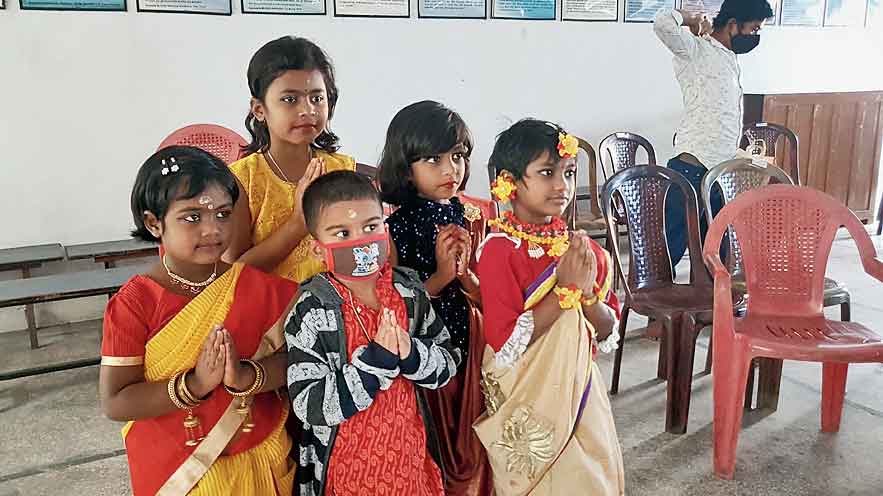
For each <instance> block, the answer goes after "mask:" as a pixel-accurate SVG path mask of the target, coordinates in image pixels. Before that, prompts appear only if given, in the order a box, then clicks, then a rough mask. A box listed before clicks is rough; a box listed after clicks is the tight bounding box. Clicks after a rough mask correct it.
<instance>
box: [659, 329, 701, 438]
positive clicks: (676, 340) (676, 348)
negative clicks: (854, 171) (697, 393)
mask: <svg viewBox="0 0 883 496" xmlns="http://www.w3.org/2000/svg"><path fill="white" fill-rule="evenodd" d="M696 334H697V333H696V319H695V317H693V316H692V315H683V316H681V317H679V318H676V319H673V321H672V326H671V329H670V335H669V339H668V344H667V346H666V351H667V353H666V354H667V357H668V404H667V406H666V415H665V430H666V432H669V433H671V434H683V433H685V432H687V419H688V418H689V415H690V392H691V389H692V387H693V359H694V358H695V354H696Z"/></svg>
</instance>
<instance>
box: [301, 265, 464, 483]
mask: <svg viewBox="0 0 883 496" xmlns="http://www.w3.org/2000/svg"><path fill="white" fill-rule="evenodd" d="M392 282H393V286H394V287H395V289H396V290H397V291H398V293H399V294H400V295H401V296H402V299H403V300H404V302H405V307H406V308H407V312H408V333H409V334H410V335H411V339H412V341H411V355H410V356H408V358H406V359H405V360H400V359H399V357H398V355H395V354H393V353H391V352H389V351H388V350H386V349H384V348H383V347H381V346H380V345H378V344H377V343H375V342H373V341H372V342H371V343H370V344H368V345H367V346H360V347H359V348H357V349H356V350H355V351H354V352H353V359H352V362H349V361H347V359H346V350H347V344H346V333H345V332H344V327H343V326H344V324H343V313H342V312H341V305H342V304H343V299H342V298H341V296H340V295H339V294H338V293H337V291H336V290H335V289H334V287H333V286H332V285H331V283H330V282H329V281H328V279H327V275H325V274H319V275H318V276H315V277H313V278H311V279H309V280H307V281H306V282H304V283H303V284H302V285H301V287H300V294H299V296H298V300H297V303H296V304H295V306H294V308H293V309H292V311H291V314H290V315H289V316H288V319H287V321H286V323H285V341H286V343H287V346H288V394H289V397H290V398H291V403H292V411H293V412H294V414H295V415H297V417H298V418H299V419H300V420H301V421H302V422H303V423H304V432H303V437H302V439H301V442H300V455H299V467H298V470H297V482H298V485H299V489H300V494H301V496H321V495H323V494H324V493H325V480H326V475H327V467H328V460H329V459H330V457H331V451H332V449H333V447H334V439H335V437H336V435H337V426H338V425H340V424H341V423H342V422H344V421H345V420H347V419H349V418H350V417H352V416H353V415H355V414H357V413H359V412H361V411H363V410H367V409H368V408H369V407H370V406H371V403H372V402H373V401H374V397H375V396H376V395H377V393H378V392H380V391H383V390H386V389H388V388H389V387H390V386H391V385H392V381H393V379H395V378H396V377H397V376H399V375H401V376H402V377H405V378H406V379H408V380H411V381H413V382H414V383H415V384H416V385H418V386H421V387H423V388H427V389H437V388H440V387H442V386H444V385H445V384H447V382H448V381H449V380H450V378H451V377H452V376H453V375H454V374H455V373H456V371H457V366H458V364H459V362H460V353H459V352H458V351H457V350H456V349H455V348H453V347H452V346H451V342H450V334H449V333H448V330H447V329H446V328H445V326H444V323H442V321H441V320H440V319H438V318H436V316H435V312H434V311H433V309H432V304H431V302H430V300H429V295H428V294H427V293H426V290H425V289H424V287H423V284H422V283H420V280H419V279H418V277H417V274H416V273H415V272H414V271H412V270H411V269H406V268H402V267H395V268H393V274H392ZM419 393H420V392H419V391H418V394H417V401H418V403H419V405H420V410H421V412H422V414H423V419H424V424H425V425H426V426H427V441H428V443H429V445H430V449H432V447H433V446H432V445H433V444H434V439H435V434H434V430H433V429H432V422H431V419H430V418H429V414H428V411H427V409H426V408H425V404H424V402H423V400H422V395H421V394H419ZM437 459H438V458H437V457H436V460H437Z"/></svg>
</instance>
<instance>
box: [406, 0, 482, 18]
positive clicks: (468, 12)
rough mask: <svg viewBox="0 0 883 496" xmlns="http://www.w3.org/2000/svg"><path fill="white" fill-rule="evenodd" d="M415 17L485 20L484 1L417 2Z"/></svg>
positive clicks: (430, 0) (443, 0) (429, 0)
mask: <svg viewBox="0 0 883 496" xmlns="http://www.w3.org/2000/svg"><path fill="white" fill-rule="evenodd" d="M417 17H421V18H428V19H433V18H434V19H485V18H487V2H486V1H485V0H418V2H417Z"/></svg>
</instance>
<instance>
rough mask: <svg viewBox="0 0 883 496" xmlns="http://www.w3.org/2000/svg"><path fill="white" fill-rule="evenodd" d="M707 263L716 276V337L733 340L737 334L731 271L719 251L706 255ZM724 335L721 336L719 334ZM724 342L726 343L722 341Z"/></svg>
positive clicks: (714, 329)
mask: <svg viewBox="0 0 883 496" xmlns="http://www.w3.org/2000/svg"><path fill="white" fill-rule="evenodd" d="M705 265H706V266H707V267H708V268H709V270H710V272H711V276H712V277H713V278H714V328H713V332H714V335H715V339H716V340H718V341H720V340H721V338H722V339H723V340H725V341H726V342H728V343H729V342H731V341H732V339H733V338H734V336H735V332H736V331H735V320H734V317H733V285H732V281H731V276H730V272H729V271H728V270H727V269H726V267H724V264H723V262H721V259H720V255H719V254H718V253H711V254H707V255H706V256H705ZM719 335H722V336H721V338H718V337H717V336H719ZM721 344H724V343H721Z"/></svg>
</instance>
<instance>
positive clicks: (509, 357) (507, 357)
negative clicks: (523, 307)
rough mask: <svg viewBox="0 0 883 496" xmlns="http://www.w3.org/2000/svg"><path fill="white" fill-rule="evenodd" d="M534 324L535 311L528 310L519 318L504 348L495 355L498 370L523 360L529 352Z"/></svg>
mask: <svg viewBox="0 0 883 496" xmlns="http://www.w3.org/2000/svg"><path fill="white" fill-rule="evenodd" d="M533 330H534V322H533V310H528V311H526V312H524V313H523V314H521V315H519V316H518V319H517V320H516V321H515V328H514V329H512V334H511V335H510V336H509V339H507V340H506V343H505V344H503V347H502V348H500V351H498V352H497V353H496V354H495V355H494V363H495V364H496V366H497V368H509V367H511V366H513V365H515V362H517V361H518V359H519V358H521V355H523V354H524V352H525V350H527V345H528V344H529V343H530V338H531V337H533Z"/></svg>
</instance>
